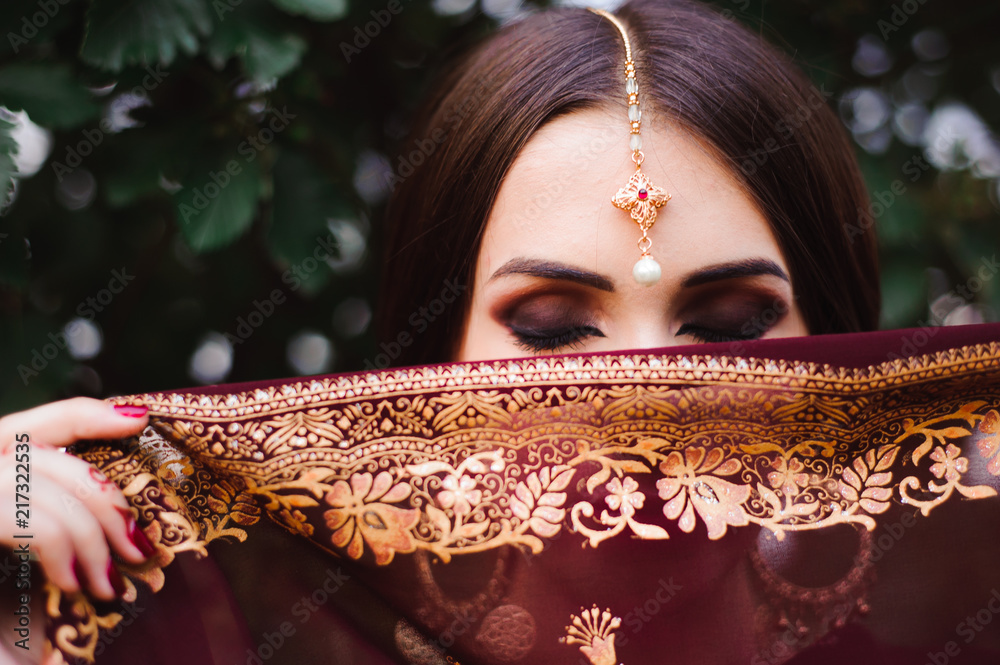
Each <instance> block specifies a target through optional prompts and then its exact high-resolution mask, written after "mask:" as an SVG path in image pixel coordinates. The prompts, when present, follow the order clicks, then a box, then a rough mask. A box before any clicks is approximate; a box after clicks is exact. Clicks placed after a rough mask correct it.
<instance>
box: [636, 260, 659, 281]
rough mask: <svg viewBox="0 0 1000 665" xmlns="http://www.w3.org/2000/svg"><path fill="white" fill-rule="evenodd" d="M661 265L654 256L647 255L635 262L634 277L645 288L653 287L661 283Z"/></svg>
mask: <svg viewBox="0 0 1000 665" xmlns="http://www.w3.org/2000/svg"><path fill="white" fill-rule="evenodd" d="M661 274H663V271H662V270H660V264H659V263H657V262H656V259H654V258H653V257H652V256H649V255H646V256H644V257H642V258H641V259H639V260H638V261H636V262H635V265H634V266H633V267H632V277H633V279H635V281H636V282H638V283H639V284H642V285H643V286H652V285H653V284H656V283H657V282H658V281H660V275H661Z"/></svg>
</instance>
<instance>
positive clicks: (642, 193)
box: [639, 187, 649, 201]
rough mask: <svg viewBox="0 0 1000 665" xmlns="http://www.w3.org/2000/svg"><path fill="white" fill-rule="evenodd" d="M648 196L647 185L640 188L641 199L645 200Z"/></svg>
mask: <svg viewBox="0 0 1000 665" xmlns="http://www.w3.org/2000/svg"><path fill="white" fill-rule="evenodd" d="M647 196H649V192H647V191H646V189H645V187H644V188H642V189H640V190H639V200H640V201H645V200H646V197H647Z"/></svg>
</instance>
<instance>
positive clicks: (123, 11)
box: [80, 0, 212, 71]
mask: <svg viewBox="0 0 1000 665" xmlns="http://www.w3.org/2000/svg"><path fill="white" fill-rule="evenodd" d="M211 30H212V20H211V17H210V15H209V13H208V4H207V2H206V0H141V1H140V0H94V1H93V4H92V5H91V7H90V10H89V11H88V12H87V35H86V37H85V38H84V42H83V49H82V50H81V52H80V55H81V57H82V58H83V59H84V60H85V61H86V62H88V63H90V64H92V65H94V66H96V67H101V68H103V69H110V70H112V71H121V69H122V68H123V67H125V66H127V65H141V66H146V65H153V64H156V63H160V64H162V65H169V64H170V63H171V62H173V60H174V57H175V56H176V55H177V51H178V49H179V50H181V51H183V52H184V53H187V54H188V55H194V54H195V53H196V52H197V51H198V37H199V36H207V35H208V34H209V33H210V32H211Z"/></svg>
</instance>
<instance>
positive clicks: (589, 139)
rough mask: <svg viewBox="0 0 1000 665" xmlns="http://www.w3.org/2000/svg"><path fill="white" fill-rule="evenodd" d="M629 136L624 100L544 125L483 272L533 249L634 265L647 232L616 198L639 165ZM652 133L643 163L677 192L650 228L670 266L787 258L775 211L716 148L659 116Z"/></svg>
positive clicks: (589, 265) (501, 203)
mask: <svg viewBox="0 0 1000 665" xmlns="http://www.w3.org/2000/svg"><path fill="white" fill-rule="evenodd" d="M628 136H629V128H628V121H627V118H626V116H625V109H624V107H621V108H620V109H618V108H614V109H591V110H586V111H580V112H575V113H571V114H568V115H565V116H562V117H560V118H557V119H556V120H553V121H552V122H550V123H548V124H547V125H546V126H544V127H543V128H542V129H540V130H539V131H538V132H537V133H536V134H535V135H534V136H533V137H532V138H531V140H530V141H529V142H528V144H527V145H526V146H525V148H524V149H523V150H522V151H521V153H520V154H519V155H518V157H517V159H516V160H515V161H514V164H513V165H512V167H511V169H510V170H509V172H508V173H507V175H506V176H505V178H504V181H503V183H502V184H501V188H500V191H499V194H498V196H497V200H496V202H495V204H494V207H493V210H492V211H491V214H490V218H489V220H488V222H487V226H486V234H485V237H484V242H483V249H482V252H481V254H480V262H479V267H480V268H481V269H482V270H480V271H477V272H479V273H484V272H485V274H481V276H483V277H486V276H488V274H491V272H492V271H493V270H495V269H496V268H498V267H499V266H500V265H502V264H503V262H505V261H507V260H509V259H511V258H515V257H527V258H540V259H546V260H559V261H563V262H567V263H570V264H572V265H575V266H578V267H581V268H585V269H591V270H601V271H603V272H610V273H612V276H613V277H615V276H616V275H619V276H620V275H626V274H631V267H632V264H633V263H634V262H635V261H636V259H637V258H638V256H639V250H638V248H637V246H636V243H637V241H638V239H639V237H640V231H639V229H638V227H637V225H636V224H635V223H634V222H633V221H632V220H631V219H630V218H629V215H628V213H626V212H624V211H622V210H620V209H618V208H615V207H614V206H613V205H612V203H611V197H612V196H613V195H614V194H615V192H616V191H617V190H618V189H619V188H620V187H622V186H623V185H624V184H625V183H626V181H627V180H628V178H629V176H631V175H632V173H633V172H634V171H635V165H634V163H633V162H632V160H631V154H632V153H631V151H630V149H629V146H628ZM642 138H643V152H644V155H645V161H644V162H643V165H642V170H643V172H644V173H645V174H646V175H647V176H648V177H649V179H650V180H651V181H652V182H653V183H655V184H656V185H658V186H660V187H662V188H664V189H665V190H666V191H667V192H669V193H670V194H671V196H672V198H671V200H670V201H669V202H668V203H667V204H666V205H665V206H664V207H663V208H661V209H660V211H659V214H658V216H657V218H656V223H655V225H654V227H653V229H652V230H651V231H650V237H651V238H652V240H653V248H652V252H653V255H654V256H656V257H657V259H658V260H659V261H660V263H661V264H662V265H663V266H664V270H665V274H666V273H680V272H683V271H690V270H693V269H697V268H698V267H701V266H704V265H707V264H712V263H722V262H725V261H730V260H737V259H742V258H745V257H747V256H750V255H755V256H761V255H763V256H767V257H770V258H773V259H774V260H776V261H779V263H783V261H780V258H781V252H780V250H779V248H778V244H777V241H776V239H775V238H774V235H773V233H772V232H771V229H770V226H769V225H768V223H767V220H766V219H765V218H764V216H763V215H762V214H761V213H760V212H759V210H758V208H757V207H756V205H755V204H754V202H753V200H752V199H751V198H750V197H749V196H748V195H747V194H746V192H745V191H744V190H743V188H742V187H741V185H740V183H739V181H738V180H737V179H736V178H735V177H734V176H733V175H732V173H731V172H730V171H729V170H728V168H727V167H726V166H725V165H724V164H723V163H722V162H720V161H719V160H718V158H717V157H716V156H715V155H714V153H713V152H712V151H711V150H709V149H708V148H706V146H704V145H703V144H702V143H701V142H699V141H698V140H697V139H696V138H694V137H693V136H691V135H690V134H688V133H687V132H685V131H683V130H681V129H678V128H675V127H673V126H671V125H669V124H666V123H663V122H660V121H659V120H658V119H657V118H656V117H651V118H646V117H644V119H643V135H642ZM622 271H624V272H622ZM616 281H617V278H616Z"/></svg>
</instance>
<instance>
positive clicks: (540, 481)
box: [47, 344, 1000, 662]
mask: <svg viewBox="0 0 1000 665" xmlns="http://www.w3.org/2000/svg"><path fill="white" fill-rule="evenodd" d="M998 358H1000V346H998V345H997V344H992V345H983V346H976V347H968V348H963V349H959V350H953V351H950V352H948V353H942V354H937V355H936V356H931V357H928V358H925V359H924V361H923V364H918V363H916V362H914V363H913V364H912V365H909V364H906V363H903V362H899V361H897V362H895V363H887V364H885V365H883V366H881V367H873V368H867V369H863V370H860V369H859V370H850V369H842V368H834V367H829V366H822V365H813V364H806V363H788V362H781V361H770V360H755V359H750V360H745V359H741V358H728V357H697V356H694V357H670V356H667V357H664V356H646V355H636V356H590V357H581V358H573V357H562V358H557V359H551V358H549V359H529V360H519V361H508V362H498V363H490V364H480V365H477V366H467V365H457V366H443V367H421V368H413V369H404V370H395V371H387V372H382V373H379V374H362V375H358V376H354V377H333V378H326V379H316V380H305V381H299V382H294V383H290V384H285V385H275V386H271V387H268V388H261V389H256V390H252V391H248V392H245V393H240V394H231V395H194V394H191V395H183V394H153V395H145V396H141V401H142V403H144V404H146V405H148V406H149V407H150V414H151V427H150V428H149V429H147V431H146V433H144V435H143V436H141V437H137V438H135V439H132V440H130V441H128V442H126V443H125V444H124V445H123V444H100V445H93V446H89V447H87V448H85V449H84V448H81V449H80V450H79V451H77V454H78V455H79V456H81V457H83V458H84V459H86V460H88V461H90V462H93V463H94V464H95V465H96V466H98V467H99V468H100V469H101V470H102V471H103V472H104V473H105V474H107V475H108V476H109V477H110V478H111V479H113V480H115V481H116V482H118V483H119V484H120V485H121V486H122V487H123V489H124V490H125V494H126V496H127V497H128V498H129V499H130V501H131V502H132V503H133V506H134V507H135V508H136V509H137V510H138V521H139V524H140V525H142V526H143V528H144V531H145V533H146V535H147V536H148V537H149V538H150V540H151V541H152V542H153V543H154V544H155V545H156V546H157V549H158V552H162V553H163V555H162V556H161V557H160V558H158V559H156V560H155V561H154V562H153V563H151V564H147V565H146V566H145V567H125V572H126V573H127V575H128V576H129V577H130V578H133V579H135V580H139V579H141V580H143V581H144V582H146V583H147V584H148V585H149V586H150V587H151V588H152V589H153V590H154V591H155V590H157V589H159V587H160V586H162V583H163V574H162V572H161V570H160V569H161V568H162V567H163V566H165V565H166V564H167V563H169V561H170V560H171V559H172V558H173V556H174V555H175V554H176V553H178V552H181V551H194V552H197V553H199V554H202V555H203V554H205V545H206V544H207V543H209V542H210V541H212V540H215V539H217V538H222V537H229V538H235V539H237V540H240V541H243V540H245V539H246V538H247V537H248V533H247V528H248V527H251V526H253V525H254V524H256V523H257V522H258V521H259V520H260V518H261V516H262V515H263V514H266V515H267V516H268V517H269V518H270V519H272V520H275V521H276V522H278V523H279V524H281V525H282V526H284V527H285V528H286V529H288V530H289V531H292V532H293V533H297V534H300V535H302V536H305V537H308V538H310V539H312V540H313V541H314V542H315V543H317V544H318V545H320V546H321V547H324V548H325V549H327V550H329V551H332V552H338V553H340V554H341V555H343V556H346V557H348V558H350V559H360V560H364V561H370V562H372V563H374V564H375V565H389V564H390V563H391V562H392V561H393V559H394V558H395V557H396V556H397V555H408V554H411V553H414V552H424V553H427V554H429V555H433V556H434V557H436V558H438V559H439V560H440V561H442V562H448V561H449V560H450V559H451V558H452V557H454V556H456V555H459V554H468V553H474V552H484V551H488V550H493V549H496V548H499V547H508V546H517V547H522V548H524V549H526V550H528V551H531V552H533V553H539V552H541V551H542V549H543V548H544V546H545V541H546V540H548V539H552V538H555V537H557V536H559V535H560V534H561V532H562V531H563V530H564V529H566V528H568V529H569V530H570V531H572V532H574V533H576V534H578V536H579V537H580V544H581V546H584V547H586V546H588V545H589V546H590V547H599V546H600V544H601V543H602V542H603V541H605V540H607V539H610V538H614V537H616V536H618V535H620V534H629V535H631V536H633V537H638V538H640V539H658V540H666V539H669V538H670V533H669V530H670V529H679V530H680V531H682V532H688V533H690V532H692V531H693V530H694V529H696V528H697V527H698V525H699V524H703V525H704V527H705V529H706V531H707V535H708V537H709V538H710V539H713V540H714V539H719V538H722V537H723V536H724V535H725V534H726V533H727V531H728V529H729V528H733V527H741V526H745V525H751V524H753V525H758V526H760V527H762V528H765V529H768V530H770V531H771V532H773V533H774V534H775V536H776V537H778V538H779V539H780V538H781V537H783V536H784V534H785V533H786V532H789V531H801V530H813V529H820V528H824V527H827V526H830V525H834V524H853V525H857V526H859V527H862V528H864V529H868V530H871V529H873V528H875V525H876V521H875V516H877V515H879V514H881V513H883V512H884V511H885V510H887V509H888V507H889V506H890V504H891V502H892V501H897V502H902V503H906V504H909V505H912V506H916V507H918V508H919V509H920V510H921V511H922V512H923V513H924V514H925V515H926V514H928V513H929V512H930V511H931V510H933V509H934V508H935V507H936V506H938V505H940V504H941V503H943V502H945V501H947V500H948V499H949V498H950V497H952V496H954V495H955V494H958V495H961V496H964V497H966V498H969V499H980V498H985V497H991V496H996V494H997V491H996V489H995V488H994V487H991V486H989V485H982V484H970V483H969V482H967V481H966V478H967V477H971V475H970V474H969V473H968V472H969V469H970V464H973V465H975V466H977V468H978V467H980V466H983V467H985V466H986V465H987V464H988V463H989V464H991V466H990V472H991V473H994V476H995V475H996V472H995V471H994V469H993V466H992V464H993V460H992V459H989V458H990V457H992V455H995V454H996V450H995V448H996V447H997V446H996V444H995V438H996V434H995V431H994V430H995V429H996V421H997V416H996V413H997V409H998V408H1000V392H998V390H997V386H996V378H995V363H996V362H997V360H998ZM991 373H992V374H991ZM948 375H954V376H956V377H958V378H956V379H955V381H959V380H963V377H964V379H965V380H968V381H969V382H970V383H969V386H968V388H969V389H968V390H963V391H959V392H961V393H962V394H963V399H962V400H961V401H955V399H954V397H953V395H954V394H956V393H955V392H954V388H955V386H954V381H952V380H944V379H942V378H941V377H944V376H948ZM991 376H994V378H992V379H991V378H990V377H991ZM908 385H915V386H920V390H921V391H923V392H921V397H920V399H915V400H911V399H909V398H908V396H907V393H906V391H904V390H903V388H904V387H906V386H908ZM979 385H981V386H982V388H981V389H979V390H978V392H977V390H976V389H974V388H973V386H979ZM435 391H441V392H435ZM928 396H929V397H928ZM935 396H936V397H935ZM116 401H119V402H122V403H126V402H130V401H132V400H131V399H130V398H122V399H119V400H116ZM136 401H138V400H136ZM991 432H992V433H991ZM991 437H992V438H991ZM972 439H976V440H977V441H978V446H979V455H976V456H973V455H972V454H971V452H972V451H973V450H974V448H975V446H973V445H972V444H971V440H972ZM967 440H969V441H967ZM970 458H973V459H971V460H970ZM976 477H977V478H981V477H982V475H981V474H979V475H977V476H976ZM988 477H989V476H988ZM643 479H650V480H649V481H648V482H646V481H644V480H643ZM640 481H643V482H640ZM574 488H575V491H574ZM654 488H655V489H654ZM195 497H202V498H203V500H193V499H194V498H195ZM650 506H656V507H657V508H659V511H658V519H657V520H656V521H657V522H658V523H653V522H652V521H650V520H651V519H652V518H651V517H650V515H651V514H653V513H651V512H650V511H649V507H650ZM644 507H646V508H647V510H646V511H645V512H644V515H645V517H643V518H642V519H640V517H639V515H638V511H639V510H640V509H642V508H644ZM129 584H130V585H132V584H133V581H132V580H131V579H130V580H129ZM50 594H54V595H52V599H51V602H50V603H49V604H48V610H47V611H48V614H49V616H50V618H51V619H53V620H58V621H57V623H58V625H59V626H61V627H59V628H57V629H56V632H55V633H54V637H53V639H54V642H55V644H54V646H55V647H56V648H57V649H58V650H60V651H62V652H63V653H65V654H67V655H72V656H73V657H78V658H82V659H84V660H92V658H93V645H94V644H96V639H97V634H98V626H99V625H100V626H101V627H104V628H108V627H109V626H111V625H113V624H114V623H117V621H116V620H115V619H114V616H115V615H107V616H98V615H97V614H96V610H94V608H93V606H91V605H89V604H88V603H87V602H86V601H83V600H82V599H81V597H60V595H59V593H58V592H57V591H51V590H50ZM81 603H82V605H81ZM71 607H73V608H76V609H75V610H74V611H73V612H70V611H68V610H69V608H71ZM119 620H120V617H119ZM68 624H72V626H69V625H68ZM65 628H72V629H71V630H69V631H68V632H67V631H66V630H63V629H65ZM602 639H603V638H602ZM602 658H603V657H602ZM613 659H614V656H613V652H612V660H613ZM602 662H603V660H602Z"/></svg>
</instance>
